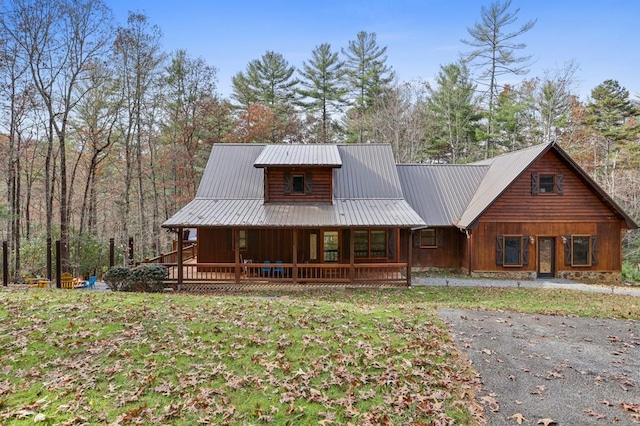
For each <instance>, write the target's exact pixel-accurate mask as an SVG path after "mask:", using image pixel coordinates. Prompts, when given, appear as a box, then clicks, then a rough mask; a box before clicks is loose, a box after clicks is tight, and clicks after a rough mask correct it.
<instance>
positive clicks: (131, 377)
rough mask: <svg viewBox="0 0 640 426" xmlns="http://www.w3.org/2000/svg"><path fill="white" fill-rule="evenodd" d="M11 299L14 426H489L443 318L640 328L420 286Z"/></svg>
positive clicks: (595, 297) (577, 301) (634, 309)
mask: <svg viewBox="0 0 640 426" xmlns="http://www.w3.org/2000/svg"><path fill="white" fill-rule="evenodd" d="M278 296H279V297H261V296H259V295H256V294H250V295H234V296H228V295H221V296H190V295H180V294H172V295H162V294H125V293H106V292H88V291H84V292H81V291H61V290H45V289H31V290H28V291H23V290H15V289H13V290H4V291H1V292H0V424H7V425H10V424H22V423H24V424H31V423H33V422H34V421H38V422H39V423H42V424H77V423H107V424H111V423H114V424H127V423H142V424H168V423H169V424H184V425H191V424H199V423H204V424H207V423H211V424H263V423H264V424H267V423H275V424H318V423H320V424H330V423H331V422H334V423H336V424H348V423H353V424H362V423H365V424H366V423H373V424H377V423H389V424H431V423H437V422H443V423H446V422H448V421H454V422H456V423H458V424H475V423H480V422H482V409H481V408H480V407H479V406H478V405H477V404H476V403H475V402H474V392H475V390H476V389H477V387H478V386H479V383H478V379H477V377H476V375H475V373H474V372H473V370H471V369H470V367H469V365H468V363H467V362H466V360H465V359H464V357H462V356H461V355H460V354H459V353H458V352H457V351H456V349H455V347H454V346H453V343H452V341H451V338H450V336H449V334H448V332H447V329H446V327H445V326H444V324H443V323H442V322H441V321H440V319H439V318H438V317H437V315H436V311H435V308H437V307H463V308H482V309H510V310H518V311H522V312H531V313H539V314H542V313H548V314H561V315H580V316H589V317H600V318H638V317H640V307H639V305H638V303H637V299H635V298H632V297H628V296H626V297H625V296H620V295H609V294H604V295H603V294H590V293H581V292H571V291H558V290H553V291H552V290H540V289H495V288H453V287H438V288H434V287H418V288H414V289H410V290H379V291H375V290H368V291H336V292H309V293H307V292H297V293H289V294H280V295H278Z"/></svg>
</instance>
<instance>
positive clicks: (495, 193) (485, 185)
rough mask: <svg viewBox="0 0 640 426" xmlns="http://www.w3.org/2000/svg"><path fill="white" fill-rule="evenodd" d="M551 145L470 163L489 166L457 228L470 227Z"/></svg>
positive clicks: (542, 145) (538, 146)
mask: <svg viewBox="0 0 640 426" xmlns="http://www.w3.org/2000/svg"><path fill="white" fill-rule="evenodd" d="M550 146H551V144H548V143H547V144H541V145H535V146H532V147H530V148H525V149H521V150H519V151H514V152H510V153H508V154H503V155H500V156H498V157H494V158H490V159H487V160H483V161H478V162H476V163H472V164H475V165H483V166H489V169H488V170H487V173H486V175H485V176H484V179H482V182H480V185H479V186H478V188H477V190H476V192H475V194H474V195H473V198H472V199H471V201H470V202H469V205H468V206H467V208H466V210H465V212H464V213H463V214H462V216H461V217H460V220H459V221H458V223H457V226H459V227H461V228H468V227H470V226H471V225H472V224H473V223H474V222H475V221H476V220H477V219H478V218H479V217H480V216H481V215H482V214H483V213H484V212H485V211H486V210H487V209H488V208H489V206H491V204H492V203H493V202H494V201H495V200H496V199H497V198H498V197H499V196H500V195H502V193H503V192H504V191H505V190H506V189H507V188H508V187H509V185H511V183H513V181H515V180H516V178H517V177H518V176H520V175H521V174H522V173H524V171H525V170H526V169H527V168H528V167H529V166H530V165H531V164H533V162H534V161H536V160H537V159H538V158H540V156H542V154H544V153H545V152H546V151H547V150H548V149H549V147H550Z"/></svg>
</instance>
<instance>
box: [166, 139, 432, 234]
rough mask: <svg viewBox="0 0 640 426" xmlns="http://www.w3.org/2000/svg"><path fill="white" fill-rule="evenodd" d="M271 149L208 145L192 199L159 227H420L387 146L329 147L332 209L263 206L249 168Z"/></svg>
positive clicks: (256, 173)
mask: <svg viewBox="0 0 640 426" xmlns="http://www.w3.org/2000/svg"><path fill="white" fill-rule="evenodd" d="M273 146H275V145H266V146H265V145H256V144H216V145H214V146H213V148H212V150H211V156H210V158H209V161H208V163H207V167H206V169H205V171H204V174H203V177H202V180H201V182H200V186H199V187H198V191H197V194H196V198H195V199H194V200H193V201H191V202H190V203H189V204H187V205H186V206H185V207H183V208H182V209H181V210H180V211H178V212H177V213H176V214H175V215H173V216H172V217H171V218H170V219H168V220H167V221H166V222H165V223H164V224H163V226H164V227H198V226H247V227H260V226H264V227H279V226H282V227H290V226H300V227H302V226H309V227H316V226H323V227H328V226H336V227H346V226H363V227H364V226H366V227H371V226H400V227H420V226H424V225H425V223H424V221H423V220H422V219H421V218H420V216H419V215H418V213H416V212H415V211H414V210H413V209H412V208H411V206H409V204H408V203H407V202H406V201H405V200H404V197H403V194H402V189H401V187H400V180H399V178H398V173H397V170H396V166H395V162H394V160H393V153H392V151H391V147H390V146H389V145H374V144H372V145H338V146H336V145H334V147H336V150H337V152H338V154H339V156H340V159H341V164H342V167H341V168H339V169H335V170H334V171H333V176H334V188H333V189H334V193H333V199H334V202H333V203H332V204H329V203H309V204H303V203H287V204H284V203H277V204H276V203H267V204H265V203H264V195H263V191H264V189H263V188H264V171H263V170H261V169H258V168H256V167H254V164H255V163H256V160H257V159H258V158H259V157H260V156H261V155H262V152H263V150H265V149H267V148H269V147H273ZM287 146H290V145H287ZM296 164H297V163H296ZM334 164H335V163H334Z"/></svg>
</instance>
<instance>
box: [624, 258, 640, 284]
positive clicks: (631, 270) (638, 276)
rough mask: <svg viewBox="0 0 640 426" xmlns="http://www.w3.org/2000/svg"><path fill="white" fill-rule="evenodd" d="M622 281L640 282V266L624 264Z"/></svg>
mask: <svg viewBox="0 0 640 426" xmlns="http://www.w3.org/2000/svg"><path fill="white" fill-rule="evenodd" d="M622 281H635V282H640V265H633V264H631V263H626V262H625V263H623V264H622Z"/></svg>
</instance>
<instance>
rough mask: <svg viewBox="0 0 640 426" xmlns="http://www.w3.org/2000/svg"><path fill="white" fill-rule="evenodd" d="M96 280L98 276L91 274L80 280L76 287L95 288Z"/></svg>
mask: <svg viewBox="0 0 640 426" xmlns="http://www.w3.org/2000/svg"><path fill="white" fill-rule="evenodd" d="M96 281H98V277H97V276H95V275H91V276H90V277H89V279H88V280H84V281H82V283H81V284H80V285H79V286H76V288H96Z"/></svg>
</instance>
